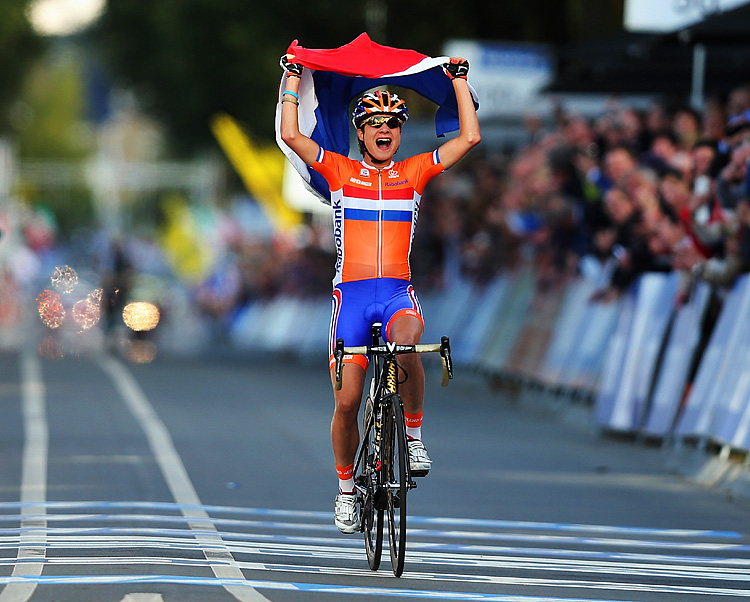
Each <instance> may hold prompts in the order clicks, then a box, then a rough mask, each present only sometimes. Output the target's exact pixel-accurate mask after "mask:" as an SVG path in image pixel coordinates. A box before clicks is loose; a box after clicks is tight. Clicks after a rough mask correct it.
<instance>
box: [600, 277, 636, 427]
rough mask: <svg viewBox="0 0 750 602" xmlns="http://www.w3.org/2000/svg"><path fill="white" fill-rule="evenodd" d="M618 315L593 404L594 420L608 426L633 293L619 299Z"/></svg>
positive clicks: (622, 362)
mask: <svg viewBox="0 0 750 602" xmlns="http://www.w3.org/2000/svg"><path fill="white" fill-rule="evenodd" d="M619 310H620V313H619V315H618V318H617V323H616V324H615V328H614V331H613V332H612V337H611V339H610V343H609V347H608V348H607V353H606V355H605V359H604V367H603V369H602V376H601V381H600V384H599V390H598V392H597V395H596V401H595V404H594V419H595V420H596V422H597V423H598V424H608V423H609V422H610V420H611V418H612V414H613V412H614V408H615V399H616V397H617V392H618V391H619V389H620V383H621V381H622V379H623V367H624V365H625V358H626V356H627V351H628V339H629V337H630V329H631V326H632V324H633V315H634V313H635V293H634V292H632V291H629V292H627V293H625V295H624V296H623V297H622V298H621V299H620V303H619Z"/></svg>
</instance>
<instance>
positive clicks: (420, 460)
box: [408, 439, 432, 477]
mask: <svg viewBox="0 0 750 602" xmlns="http://www.w3.org/2000/svg"><path fill="white" fill-rule="evenodd" d="M408 446H409V468H410V469H411V475H412V476H413V477H424V476H427V473H428V472H430V468H432V460H430V456H428V455H427V450H426V449H425V447H424V443H422V441H421V440H419V439H409V443H408Z"/></svg>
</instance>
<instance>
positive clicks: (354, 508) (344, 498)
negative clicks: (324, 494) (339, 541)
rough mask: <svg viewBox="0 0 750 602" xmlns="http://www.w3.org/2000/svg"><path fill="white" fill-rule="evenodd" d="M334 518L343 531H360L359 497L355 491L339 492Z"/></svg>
mask: <svg viewBox="0 0 750 602" xmlns="http://www.w3.org/2000/svg"><path fill="white" fill-rule="evenodd" d="M333 520H334V522H335V523H336V526H337V527H338V529H339V531H341V532H342V533H356V532H357V531H359V498H358V497H357V495H356V494H355V493H339V494H338V495H337V496H336V507H335V509H334V514H333Z"/></svg>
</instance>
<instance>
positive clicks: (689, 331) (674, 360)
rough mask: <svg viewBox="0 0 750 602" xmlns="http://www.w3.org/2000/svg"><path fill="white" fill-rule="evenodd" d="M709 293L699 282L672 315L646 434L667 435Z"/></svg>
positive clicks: (645, 430) (684, 380)
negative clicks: (675, 313) (670, 327)
mask: <svg viewBox="0 0 750 602" xmlns="http://www.w3.org/2000/svg"><path fill="white" fill-rule="evenodd" d="M710 294H711V291H710V287H709V286H708V285H707V284H706V283H705V282H700V283H698V285H697V286H696V288H695V290H694V292H693V296H692V298H691V299H690V300H689V301H688V303H686V304H685V305H684V306H683V307H681V308H680V309H679V310H678V312H677V315H676V316H675V320H674V323H673V325H672V331H671V333H670V336H669V341H668V343H667V348H666V350H665V352H664V358H663V359H662V364H661V369H660V370H659V375H658V380H657V382H656V386H655V387H654V392H653V395H652V398H651V403H650V411H649V412H648V417H647V420H646V423H645V424H644V427H643V432H644V433H646V434H648V435H656V436H662V435H666V434H667V433H669V432H670V431H671V430H672V427H673V426H674V423H675V419H676V417H677V413H678V410H679V407H680V402H681V401H682V396H683V394H684V391H685V384H686V382H687V378H688V371H689V369H690V365H691V362H692V360H693V354H694V352H695V349H696V346H697V345H698V342H699V340H700V336H701V322H702V320H703V314H704V313H705V311H706V305H707V303H708V299H709V297H710Z"/></svg>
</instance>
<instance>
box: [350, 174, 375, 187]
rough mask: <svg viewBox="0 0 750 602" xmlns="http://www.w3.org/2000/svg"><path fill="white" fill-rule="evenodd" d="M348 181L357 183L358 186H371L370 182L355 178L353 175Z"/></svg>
mask: <svg viewBox="0 0 750 602" xmlns="http://www.w3.org/2000/svg"><path fill="white" fill-rule="evenodd" d="M349 181H350V182H351V183H352V184H359V185H360V186H372V182H365V181H364V180H360V179H359V178H355V177H354V176H352V177H351V178H349Z"/></svg>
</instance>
